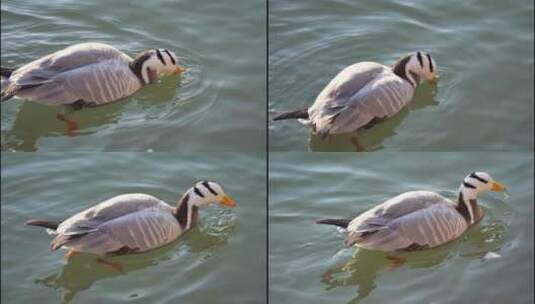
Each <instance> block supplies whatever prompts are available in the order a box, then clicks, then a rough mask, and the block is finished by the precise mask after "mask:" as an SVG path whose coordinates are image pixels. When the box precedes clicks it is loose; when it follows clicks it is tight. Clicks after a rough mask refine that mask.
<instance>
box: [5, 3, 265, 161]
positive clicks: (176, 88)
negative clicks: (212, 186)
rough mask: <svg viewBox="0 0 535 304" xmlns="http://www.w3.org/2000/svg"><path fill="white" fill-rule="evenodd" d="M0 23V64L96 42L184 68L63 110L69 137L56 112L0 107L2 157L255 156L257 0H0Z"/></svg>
mask: <svg viewBox="0 0 535 304" xmlns="http://www.w3.org/2000/svg"><path fill="white" fill-rule="evenodd" d="M236 11H239V12H240V13H239V14H236V13H235V12H236ZM1 19H2V21H1V29H2V32H1V53H2V58H1V60H2V61H1V63H2V66H14V67H16V66H20V65H22V64H25V63H27V62H29V61H31V60H34V59H37V58H39V57H41V56H43V55H46V54H48V53H50V52H54V51H57V50H59V49H61V48H64V47H66V46H69V45H72V44H75V43H80V42H88V41H99V42H104V43H107V44H111V45H113V46H115V47H117V48H118V49H120V50H122V51H124V52H126V53H127V54H130V55H135V54H137V53H138V52H141V51H143V50H144V49H148V48H168V49H170V50H173V51H174V52H175V53H176V54H177V56H179V57H180V58H181V61H182V62H183V64H184V65H185V66H186V67H187V68H188V72H186V73H185V74H183V75H182V77H180V78H176V77H175V78H168V79H163V80H161V81H159V82H158V83H157V84H154V85H151V86H149V87H146V88H144V89H143V90H142V91H140V92H138V93H137V94H135V95H133V96H131V97H129V98H127V99H125V100H123V101H121V102H118V103H114V104H111V105H106V106H102V107H99V108H94V109H83V110H81V111H77V112H75V113H73V114H72V115H71V117H72V118H73V119H74V120H75V121H77V122H78V124H79V127H80V130H79V131H78V133H77V136H75V137H70V136H66V132H65V131H66V130H65V129H66V128H65V124H64V123H63V122H61V121H59V120H57V119H56V114H57V113H58V112H61V111H62V108H61V107H49V106H43V105H39V104H36V103H32V102H22V101H21V100H17V99H14V100H11V101H9V102H6V103H2V124H1V126H2V133H1V140H2V146H1V147H2V151H6V150H15V151H36V150H38V151H40V150H43V151H73V150H82V151H102V150H104V151H148V150H152V151H164V152H165V151H180V152H186V151H208V152H210V151H264V150H265V140H266V139H265V135H266V132H265V121H266V113H265V104H266V101H265V100H266V93H265V91H266V86H265V78H266V72H265V70H266V60H265V53H266V51H265V49H266V41H265V31H266V27H265V2H264V1H261V0H253V1H250V0H231V1H224V2H218V1H216V2H199V1H193V0H188V1H179V2H177V1H165V0H157V1H140V0H136V1H129V0H120V1H111V2H110V1H102V0H89V1H70V0H56V1H35V0H5V1H2V4H1Z"/></svg>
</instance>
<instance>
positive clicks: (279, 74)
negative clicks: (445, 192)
mask: <svg viewBox="0 0 535 304" xmlns="http://www.w3.org/2000/svg"><path fill="white" fill-rule="evenodd" d="M533 18H534V13H533V1H531V0H529V1H461V0H453V1H428V0H411V1H374V0H364V1H346V0H342V1H319V0H316V1H314V0H312V1H280V0H273V1H270V10H269V22H270V23H269V77H268V79H269V110H270V113H269V115H270V117H272V116H273V115H274V114H275V113H278V112H281V111H284V110H288V109H298V108H304V107H307V106H309V105H311V104H312V103H313V102H314V100H315V98H316V96H317V95H318V94H319V92H320V91H321V90H322V89H323V87H325V86H326V85H327V83H328V82H329V81H330V80H331V79H332V78H333V77H334V76H335V75H336V74H337V73H338V72H339V71H340V70H342V69H343V68H344V67H346V66H348V65H350V64H352V63H355V62H359V61H376V62H381V63H385V64H388V65H390V64H392V63H393V62H394V61H395V60H396V59H397V58H398V57H400V56H401V55H403V54H405V53H407V52H410V51H414V50H427V51H429V52H430V53H431V54H432V56H433V57H434V59H435V60H436V62H437V65H438V73H439V74H440V77H441V78H440V81H439V83H438V86H437V87H436V88H433V87H431V86H430V85H427V84H425V85H422V86H420V87H419V88H418V90H417V91H416V93H415V97H414V99H413V102H412V104H410V106H409V107H408V108H407V109H406V110H404V111H402V112H400V113H399V114H398V115H397V116H395V117H393V118H392V119H390V120H388V121H387V122H385V123H382V124H380V125H378V126H377V127H375V128H373V129H371V130H368V131H363V132H361V133H360V135H359V140H360V142H361V143H362V144H363V145H364V146H365V147H366V148H367V149H368V150H372V151H375V150H381V149H384V150H390V151H392V150H396V151H400V150H403V151H481V150H484V151H528V150H533V133H532V130H533V127H534V123H533V111H534V107H533V102H534V101H533V94H534V91H533V82H534V65H533V52H534V49H533ZM269 139H270V150H272V151H307V150H312V151H346V150H353V151H354V149H355V148H354V146H353V145H352V144H351V142H350V140H349V139H350V138H349V136H346V135H341V136H335V137H334V138H332V140H331V142H326V141H321V140H319V139H318V138H315V137H312V138H311V136H310V134H309V131H308V129H307V128H306V127H304V126H302V125H300V124H299V123H297V122H296V121H284V122H280V121H279V122H274V123H271V124H270V127H269Z"/></svg>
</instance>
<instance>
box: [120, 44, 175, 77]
mask: <svg viewBox="0 0 535 304" xmlns="http://www.w3.org/2000/svg"><path fill="white" fill-rule="evenodd" d="M130 67H131V68H132V70H133V71H134V73H135V74H136V75H137V76H138V77H140V79H141V80H142V81H143V83H144V84H149V83H153V82H154V81H155V80H156V79H158V78H160V77H162V76H169V75H178V74H180V73H182V72H183V71H184V68H183V67H182V66H180V65H178V58H177V57H176V55H175V53H173V52H171V51H169V50H166V49H151V50H146V51H144V52H142V53H141V54H139V55H138V56H137V57H136V58H135V59H134V60H133V61H132V63H131V64H130Z"/></svg>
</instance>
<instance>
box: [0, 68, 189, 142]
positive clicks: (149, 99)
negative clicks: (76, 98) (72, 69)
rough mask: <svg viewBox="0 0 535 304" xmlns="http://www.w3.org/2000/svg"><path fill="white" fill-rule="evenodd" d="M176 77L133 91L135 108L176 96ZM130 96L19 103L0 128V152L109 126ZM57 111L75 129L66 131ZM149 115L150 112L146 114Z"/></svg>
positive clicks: (130, 103) (178, 81)
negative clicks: (98, 102) (93, 101)
mask: <svg viewBox="0 0 535 304" xmlns="http://www.w3.org/2000/svg"><path fill="white" fill-rule="evenodd" d="M179 83H180V79H179V77H173V78H166V79H164V80H162V81H160V83H159V84H157V85H151V86H148V87H147V88H146V90H144V91H143V92H140V93H139V94H136V95H135V97H132V98H135V99H136V100H137V101H138V104H137V106H138V108H139V107H141V109H142V110H143V113H144V112H145V111H147V108H148V107H150V106H153V105H156V104H161V103H165V102H168V101H170V100H172V99H173V98H175V96H176V95H177V90H176V88H177V86H178V85H179ZM132 98H128V99H125V100H122V101H118V102H114V103H110V104H106V105H102V106H98V107H84V108H81V109H78V108H76V107H73V106H68V105H67V106H47V105H43V104H38V103H34V102H22V103H20V109H19V110H18V111H17V114H16V117H15V119H14V121H13V124H12V126H11V128H10V129H8V130H2V151H36V150H37V146H38V144H37V143H38V141H39V140H40V139H42V138H47V137H66V136H83V135H88V134H92V133H96V132H99V131H100V130H102V129H104V126H108V125H112V124H114V123H117V121H119V120H120V118H121V116H122V115H123V113H124V112H125V110H128V109H129V108H131V107H132V102H131V100H132ZM58 114H60V115H63V116H65V117H66V118H68V120H70V121H73V122H75V123H76V125H77V126H76V127H77V128H76V130H74V131H69V129H68V125H67V124H66V123H65V121H62V120H60V119H58ZM149 114H150V113H149Z"/></svg>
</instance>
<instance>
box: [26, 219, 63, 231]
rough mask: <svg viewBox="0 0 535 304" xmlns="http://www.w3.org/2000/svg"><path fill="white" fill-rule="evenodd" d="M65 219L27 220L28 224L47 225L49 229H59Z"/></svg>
mask: <svg viewBox="0 0 535 304" xmlns="http://www.w3.org/2000/svg"><path fill="white" fill-rule="evenodd" d="M61 222H63V221H58V220H29V221H27V222H26V225H29V226H38V227H45V228H48V229H53V230H56V229H58V226H59V224H61Z"/></svg>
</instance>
